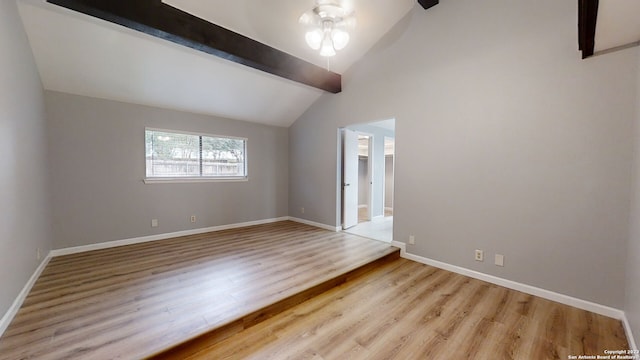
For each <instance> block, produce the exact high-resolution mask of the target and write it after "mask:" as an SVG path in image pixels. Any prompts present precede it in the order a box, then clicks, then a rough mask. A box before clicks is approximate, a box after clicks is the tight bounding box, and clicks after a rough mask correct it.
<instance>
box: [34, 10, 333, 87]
mask: <svg viewBox="0 0 640 360" xmlns="http://www.w3.org/2000/svg"><path fill="white" fill-rule="evenodd" d="M47 1H48V2H49V3H52V4H55V5H59V6H62V7H65V8H67V9H71V10H74V11H78V12H81V13H83V14H86V15H90V16H93V17H97V18H100V19H102V20H106V21H109V22H112V23H116V24H119V25H122V26H125V27H127V28H130V29H133V30H137V31H141V32H143V33H146V34H149V35H152V36H155V37H158V38H161V39H164V40H168V41H171V42H174V43H176V44H180V45H183V46H187V47H190V48H192V49H196V50H199V51H203V52H205V53H208V54H211V55H215V56H218V57H220V58H223V59H226V60H230V61H233V62H235V63H238V64H242V65H246V66H249V67H252V68H254V69H258V70H261V71H264V72H267V73H269V74H273V75H276V76H279V77H282V78H286V79H289V80H292V81H296V82H299V83H302V84H305V85H309V86H313V87H316V88H318V89H321V90H325V91H328V92H331V93H339V92H341V91H342V77H341V75H340V74H336V73H334V72H330V71H327V70H326V69H324V68H322V67H320V66H317V65H314V64H311V63H309V62H307V61H304V60H302V59H300V58H297V57H295V56H292V55H289V54H287V53H285V52H283V51H280V50H278V49H275V48H272V47H270V46H268V45H265V44H263V43H260V42H258V41H255V40H253V39H250V38H248V37H246V36H243V35H240V34H238V33H236V32H233V31H231V30H228V29H225V28H223V27H221V26H218V25H215V24H212V23H210V22H208V21H206V20H204V19H201V18H199V17H197V16H194V15H192V14H189V13H187V12H184V11H182V10H179V9H176V8H174V7H172V6H170V5H167V4H165V3H163V2H162V1H160V0H135V1H128V0H47Z"/></svg>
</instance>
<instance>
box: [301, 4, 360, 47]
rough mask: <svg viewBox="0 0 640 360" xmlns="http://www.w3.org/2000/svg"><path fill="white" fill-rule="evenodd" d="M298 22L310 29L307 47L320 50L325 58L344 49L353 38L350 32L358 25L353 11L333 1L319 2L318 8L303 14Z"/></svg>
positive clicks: (306, 37) (306, 38) (307, 36)
mask: <svg viewBox="0 0 640 360" xmlns="http://www.w3.org/2000/svg"><path fill="white" fill-rule="evenodd" d="M298 21H299V22H300V24H302V25H304V26H306V27H307V28H308V30H307V32H306V34H305V40H306V42H307V45H309V47H310V48H311V49H313V50H320V56H323V57H332V56H335V55H336V52H337V51H340V50H342V49H344V48H345V47H346V46H347V44H348V43H349V40H350V38H351V36H350V35H349V32H348V30H349V29H353V28H354V27H355V24H356V21H355V16H354V13H353V10H347V9H345V7H343V6H342V5H341V4H340V3H338V2H335V1H331V0H318V2H317V3H316V6H315V7H314V8H313V9H311V10H310V11H307V12H305V13H304V14H302V15H301V16H300V18H299V20H298Z"/></svg>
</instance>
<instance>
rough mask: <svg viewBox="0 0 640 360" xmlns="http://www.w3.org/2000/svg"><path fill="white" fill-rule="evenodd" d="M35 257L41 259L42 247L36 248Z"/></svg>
mask: <svg viewBox="0 0 640 360" xmlns="http://www.w3.org/2000/svg"><path fill="white" fill-rule="evenodd" d="M36 258H37V259H38V260H42V249H40V248H37V249H36Z"/></svg>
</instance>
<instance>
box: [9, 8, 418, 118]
mask: <svg viewBox="0 0 640 360" xmlns="http://www.w3.org/2000/svg"><path fill="white" fill-rule="evenodd" d="M345 1H351V3H352V4H351V6H353V7H354V8H355V11H356V17H357V19H358V26H357V27H356V30H354V32H353V33H352V39H351V42H350V43H349V46H348V47H347V48H346V49H344V50H343V51H341V52H339V53H338V55H337V56H336V57H335V58H332V60H331V63H330V68H331V70H332V71H335V72H338V73H343V72H344V71H345V70H347V69H348V68H349V67H350V66H351V65H353V64H354V63H355V62H356V61H357V60H359V59H360V58H361V57H362V56H363V55H364V54H365V53H366V52H367V51H368V49H370V48H371V47H372V46H373V45H374V44H375V43H376V42H377V41H378V40H379V39H380V38H381V37H382V36H383V35H384V34H385V33H386V32H387V31H389V30H390V29H391V27H393V25H395V23H396V22H398V21H399V20H400V19H401V18H402V17H403V16H404V15H405V14H406V13H407V12H409V11H410V10H411V9H412V8H413V7H414V6H418V5H416V1H415V0H345ZM165 2H166V3H168V4H170V5H172V6H175V7H178V8H180V9H182V10H184V11H187V12H190V13H192V14H194V15H196V16H199V17H201V18H204V19H206V20H208V21H210V22H213V23H216V24H218V25H220V26H223V27H226V28H228V29H230V30H233V31H235V32H238V33H240V34H243V35H245V36H248V37H250V38H253V39H255V40H258V41H260V42H263V43H265V44H268V45H270V46H272V47H274V48H277V49H280V50H282V51H284V52H287V53H289V54H292V55H294V56H297V57H299V58H302V59H305V60H307V61H309V62H312V63H315V64H317V65H320V66H323V67H326V66H327V63H326V59H325V58H322V57H320V56H319V55H318V54H317V53H316V52H314V51H312V50H311V49H309V48H308V47H307V46H306V44H305V42H304V33H303V29H302V28H301V26H300V25H299V24H298V18H299V16H300V15H301V14H302V13H303V12H305V11H307V10H309V9H310V8H312V7H313V4H314V1H313V0H308V1H307V0H305V1H301V0H271V1H268V2H258V1H252V0H235V1H227V0H224V1H223V0H209V1H202V0H165ZM18 3H19V5H20V14H21V16H22V19H23V22H24V25H25V29H26V31H27V35H28V36H29V41H30V43H31V47H32V49H33V53H34V56H35V58H36V63H37V66H38V70H39V72H40V76H41V78H42V82H43V86H44V88H45V89H47V90H53V91H61V92H66V93H71V94H78V95H85V96H91V97H98V98H105V99H112V100H118V101H125V102H130V103H137V104H144V105H151V106H157V107H162V108H170V109H177V110H183V111H190V112H196V113H204V114H210V115H214V116H222V117H227V118H231V119H238V120H245V121H252V122H258V123H264V124H269V125H276V126H285V127H286V126H289V125H291V124H292V123H293V122H294V121H295V120H296V119H297V118H298V117H299V116H300V115H301V114H302V113H303V112H304V111H306V109H307V108H308V107H309V106H311V104H313V103H314V102H315V101H316V100H317V99H318V98H319V97H320V96H321V95H322V94H323V92H322V91H321V90H318V89H316V88H313V87H309V86H306V85H302V84H299V83H296V82H293V81H289V80H286V79H282V78H279V77H276V76H273V75H270V74H266V73H264V72H261V71H258V70H255V69H252V68H249V67H245V66H242V65H238V64H236V63H233V62H230V61H226V60H222V59H220V58H217V57H215V56H212V55H208V54H205V53H201V52H198V51H196V50H193V49H190V48H186V47H182V46H179V45H176V44H174V43H171V42H168V41H164V40H161V39H158V38H155V37H152V36H149V35H146V34H143V33H140V32H136V31H133V30H130V29H127V28H124V27H122V26H119V25H115V24H112V23H109V22H106V21H103V20H99V19H96V18H93V17H90V16H87V15H83V14H80V13H77V12H74V11H70V10H67V9H63V8H61V7H58V6H55V5H51V4H48V3H46V2H45V0H19V2H18Z"/></svg>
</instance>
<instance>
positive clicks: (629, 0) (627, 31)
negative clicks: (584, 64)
mask: <svg viewBox="0 0 640 360" xmlns="http://www.w3.org/2000/svg"><path fill="white" fill-rule="evenodd" d="M639 15H640V0H606V1H600V2H599V3H598V18H597V24H596V38H595V49H594V50H595V51H604V50H609V49H612V48H616V47H619V46H624V45H629V44H632V43H635V42H638V41H640V21H639V20H638V16H639Z"/></svg>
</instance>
